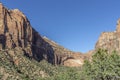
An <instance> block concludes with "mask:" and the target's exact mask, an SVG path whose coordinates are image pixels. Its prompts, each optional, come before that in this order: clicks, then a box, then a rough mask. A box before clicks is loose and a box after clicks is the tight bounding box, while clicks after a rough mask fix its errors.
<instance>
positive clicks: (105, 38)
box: [95, 19, 120, 52]
mask: <svg viewBox="0 0 120 80" xmlns="http://www.w3.org/2000/svg"><path fill="white" fill-rule="evenodd" d="M98 48H103V49H107V50H108V51H109V52H112V51H114V50H116V51H118V52H119V51H120V19H119V20H118V21H117V29H116V31H113V32H103V33H102V34H101V35H100V37H99V39H98V42H97V43H96V46H95V49H96V50H97V49H98Z"/></svg>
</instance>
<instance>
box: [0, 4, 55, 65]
mask: <svg viewBox="0 0 120 80" xmlns="http://www.w3.org/2000/svg"><path fill="white" fill-rule="evenodd" d="M14 48H19V50H22V51H23V52H24V54H25V55H26V56H28V57H30V58H34V59H36V60H37V61H40V60H42V59H45V60H47V61H48V62H50V63H54V51H53V49H52V47H51V46H50V45H49V44H48V43H47V42H46V41H44V40H43V39H42V37H41V36H40V34H39V33H38V32H37V31H35V30H34V29H33V28H32V27H31V25H30V22H29V20H28V19H27V17H26V16H25V15H24V14H23V13H22V12H20V11H19V10H18V9H14V10H9V9H7V8H5V7H4V6H3V5H2V4H1V3H0V50H10V49H14Z"/></svg>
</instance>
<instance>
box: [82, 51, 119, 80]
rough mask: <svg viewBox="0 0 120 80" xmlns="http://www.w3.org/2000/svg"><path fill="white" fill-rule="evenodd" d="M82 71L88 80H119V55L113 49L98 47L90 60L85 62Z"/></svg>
mask: <svg viewBox="0 0 120 80" xmlns="http://www.w3.org/2000/svg"><path fill="white" fill-rule="evenodd" d="M83 73H84V75H85V78H87V79H89V80H120V78H119V77H120V56H119V55H118V53H117V52H115V51H114V52H112V53H108V51H107V50H103V49H99V50H98V51H97V52H96V53H95V54H94V55H93V56H92V61H91V62H89V61H86V62H85V64H84V66H83ZM84 80H86V79H84Z"/></svg>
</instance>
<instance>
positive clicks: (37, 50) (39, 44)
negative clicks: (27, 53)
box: [31, 29, 55, 64]
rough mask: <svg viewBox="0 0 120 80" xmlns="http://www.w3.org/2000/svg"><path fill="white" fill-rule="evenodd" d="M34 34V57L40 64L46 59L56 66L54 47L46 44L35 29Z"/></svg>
mask: <svg viewBox="0 0 120 80" xmlns="http://www.w3.org/2000/svg"><path fill="white" fill-rule="evenodd" d="M32 34H33V39H32V46H31V48H32V57H33V58H34V59H35V60H37V61H39V62H40V61H41V60H44V59H45V60H47V61H48V62H49V63H51V64H54V62H55V59H54V58H55V57H54V50H53V48H52V46H51V45H50V44H49V43H48V42H46V41H45V40H44V39H43V38H42V37H41V36H40V34H39V33H38V32H36V31H35V30H34V29H33V33H32Z"/></svg>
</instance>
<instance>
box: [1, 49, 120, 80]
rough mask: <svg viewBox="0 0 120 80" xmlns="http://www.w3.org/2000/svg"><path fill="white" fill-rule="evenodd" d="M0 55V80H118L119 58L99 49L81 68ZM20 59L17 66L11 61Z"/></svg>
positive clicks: (115, 54) (17, 54)
mask: <svg viewBox="0 0 120 80" xmlns="http://www.w3.org/2000/svg"><path fill="white" fill-rule="evenodd" d="M14 54H15V56H14V57H13V56H11V55H9V54H8V53H5V52H1V53H0V80H3V79H4V80H120V56H119V55H118V53H117V52H115V51H114V52H113V53H108V51H107V50H102V49H99V50H98V51H97V52H96V53H94V55H93V57H92V60H90V61H85V64H84V65H83V66H82V67H78V68H77V67H76V68H75V67H64V66H54V65H51V64H49V63H47V62H46V61H44V60H43V61H41V62H37V61H35V60H30V59H28V58H27V57H25V56H24V54H20V53H14ZM14 58H15V59H20V63H19V65H15V64H14V63H13V60H14Z"/></svg>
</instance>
